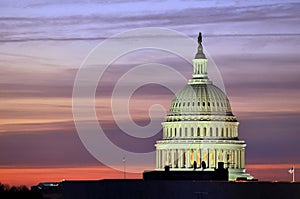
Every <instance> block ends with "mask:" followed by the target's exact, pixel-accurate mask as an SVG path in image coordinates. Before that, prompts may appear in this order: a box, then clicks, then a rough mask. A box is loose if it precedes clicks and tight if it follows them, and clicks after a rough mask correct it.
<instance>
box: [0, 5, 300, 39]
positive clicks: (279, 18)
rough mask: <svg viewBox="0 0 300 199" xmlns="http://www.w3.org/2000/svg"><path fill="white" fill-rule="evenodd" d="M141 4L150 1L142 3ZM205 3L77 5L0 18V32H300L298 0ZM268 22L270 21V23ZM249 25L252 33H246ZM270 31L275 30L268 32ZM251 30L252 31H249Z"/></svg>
mask: <svg viewBox="0 0 300 199" xmlns="http://www.w3.org/2000/svg"><path fill="white" fill-rule="evenodd" d="M120 5H121V4H120ZM138 5H146V4H145V2H144V3H143V2H142V3H138ZM155 5H156V4H155ZM201 5H202V4H199V6H198V7H195V8H191V7H186V6H185V7H183V8H182V9H176V8H175V7H173V6H172V7H170V8H169V9H166V10H165V9H163V10H162V9H160V10H157V11H148V12H147V13H145V12H138V13H136V12H130V11H127V12H125V10H126V9H129V10H130V9H131V7H127V6H126V5H124V6H125V7H124V9H123V10H122V7H117V8H116V9H117V10H118V9H120V10H119V14H118V15H116V14H115V11H111V12H110V13H106V14H104V13H99V12H93V13H88V14H86V13H84V12H83V10H80V9H79V10H78V9H74V11H73V12H72V13H70V15H65V16H64V15H52V16H45V15H44V16H39V17H28V16H18V17H11V16H3V17H1V18H0V21H1V23H2V27H3V28H4V29H5V30H6V31H4V32H1V33H0V34H1V36H2V40H1V41H0V42H2V43H6V42H29V41H41V42H42V41H93V40H103V39H105V38H107V37H109V36H110V35H112V34H114V33H117V32H120V31H122V30H127V29H130V28H138V27H149V26H156V27H157V26H158V27H169V28H175V29H181V30H182V29H184V28H186V30H187V29H189V26H199V25H200V24H201V29H202V31H205V32H206V34H207V35H208V36H209V35H210V36H213V37H228V36H229V37H232V36H234V37H245V36H247V37H249V36H252V37H253V36H255V37H256V36H270V35H271V36H291V35H296V36H299V31H298V29H297V28H296V27H297V26H295V25H296V21H295V19H298V18H299V9H298V8H299V6H298V5H299V4H296V3H284V4H273V5H252V6H249V5H247V6H241V5H233V6H232V7H230V9H229V8H228V7H227V6H223V7H222V6H220V7H215V8H211V9H208V8H206V7H201ZM110 6H111V5H110ZM151 6H154V5H150V7H151ZM51 9H54V7H51V6H50V7H49V9H48V11H49V12H50V11H51ZM64 10H65V9H64ZM212 10H213V12H212ZM131 13H132V14H131ZM275 13H276V14H275ZM78 22H80V23H78ZM253 23H256V24H253ZM268 24H272V27H269V25H268ZM211 25H214V26H216V25H218V27H219V28H218V29H219V30H222V31H218V30H217V31H216V30H213V29H212V28H211ZM233 25H234V27H233ZM253 25H255V26H253ZM245 26H247V29H246V30H247V31H248V32H246V33H245V28H244V27H245ZM265 27H268V29H266V28H265ZM279 27H281V28H279ZM283 27H285V28H283ZM198 28H199V27H198ZM270 29H273V30H274V32H270V31H269V30H270ZM71 30H72V31H71ZM275 30H276V32H275ZM249 31H251V33H250V34H249ZM286 31H287V32H286ZM99 32H101V36H99ZM188 32H189V35H190V36H192V37H195V35H196V34H197V33H191V32H192V31H188Z"/></svg>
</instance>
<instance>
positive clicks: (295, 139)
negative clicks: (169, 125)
mask: <svg viewBox="0 0 300 199" xmlns="http://www.w3.org/2000/svg"><path fill="white" fill-rule="evenodd" d="M299 25H300V3H299V1H296V0H295V1H291V0H288V1H282V0H281V1H277V0H259V1H251V2H244V1H238V0H235V1H234V0H232V1H210V0H207V1H193V0H191V1H135V0H133V1H122V0H120V1H112V2H111V1H93V0H90V1H77V0H67V1H57V0H51V1H50V0H48V1H47V0H46V1H34V0H32V1H30V0H28V1H18V0H4V1H1V2H0V27H1V29H0V182H2V183H8V184H26V185H33V184H37V183H38V182H40V181H60V180H62V179H101V178H122V177H123V174H122V172H119V171H114V170H112V169H110V168H108V167H106V166H104V165H103V164H102V163H100V162H99V161H98V160H96V159H95V158H94V157H93V156H92V155H91V154H89V152H88V151H87V150H86V148H85V147H84V145H83V144H82V142H81V141H80V139H79V137H78V134H77V132H76V129H75V125H74V121H73V114H72V91H73V84H74V80H75V77H76V73H77V71H78V69H79V67H80V66H81V64H82V63H83V61H84V59H85V58H86V56H87V55H88V54H89V53H90V52H91V50H92V49H94V48H95V47H96V46H97V45H98V44H100V43H101V42H103V41H105V40H106V39H107V38H109V37H111V36H113V35H115V34H118V33H121V32H123V31H127V30H131V29H134V28H145V27H162V28H169V29H172V30H175V31H178V32H181V33H182V34H185V35H187V36H188V37H190V38H191V39H194V40H195V41H196V40H197V36H198V32H199V31H201V32H202V34H203V45H204V47H205V49H206V51H207V52H208V53H209V55H210V56H211V58H212V59H213V61H214V62H215V63H216V65H217V66H218V69H219V70H220V73H221V75H222V78H223V81H224V85H225V88H226V92H227V94H228V97H229V99H230V102H231V106H232V109H233V112H234V114H235V115H236V116H237V119H238V120H239V122H240V128H239V138H240V139H244V140H246V143H247V149H246V164H247V165H248V166H247V168H248V170H249V172H250V173H251V172H252V174H253V175H254V177H256V178H259V179H262V180H290V179H291V176H290V175H289V174H288V172H287V171H288V169H289V168H290V167H291V166H292V164H295V165H296V175H297V173H298V174H300V172H298V171H297V167H298V168H299V170H300V155H299V152H300V144H299V143H300V122H299V121H300V92H299V91H300V78H299V77H300V65H299V64H300V26H299ZM157 37H159V35H157ZM169 39H170V40H171V39H174V38H169ZM174 42H176V40H174ZM191 48H194V46H191ZM192 50H193V49H192ZM194 50H195V53H196V49H194ZM192 56H193V55H191V57H192ZM153 62H159V63H163V64H168V65H169V66H172V67H174V69H176V70H178V71H180V73H181V74H183V75H184V76H185V77H186V78H190V77H191V75H192V66H190V65H189V64H188V63H186V62H184V61H182V60H179V58H174V57H173V56H171V55H169V54H168V53H159V52H156V51H154V50H152V51H151V50H150V51H147V50H144V51H143V50H141V51H140V52H135V53H131V54H129V55H127V57H126V56H124V57H122V58H120V59H119V60H117V61H116V62H115V64H114V65H113V66H112V67H110V68H109V70H108V71H106V73H105V75H104V77H103V79H102V81H101V82H100V83H99V85H98V89H97V94H96V103H97V104H96V109H97V115H98V116H99V118H100V116H101V118H102V121H101V119H99V120H100V121H99V123H100V124H102V125H103V128H104V130H105V131H106V133H108V134H111V135H112V137H114V136H115V137H116V139H117V138H118V135H119V134H121V133H122V132H120V130H119V129H118V128H117V127H116V126H115V124H114V122H113V117H112V115H111V109H110V108H111V107H110V102H111V95H112V89H113V86H114V84H115V83H116V79H117V78H119V77H120V76H121V75H123V74H124V73H126V71H128V70H130V69H132V68H133V67H135V66H136V65H138V64H144V63H153ZM99 64H101V63H99ZM160 75H163V74H160ZM136 78H137V79H138V78H139V77H136ZM162 78H167V79H168V81H170V82H172V83H174V84H176V83H177V80H176V78H174V77H165V76H162ZM133 83H134V81H133ZM179 86H181V85H179ZM172 96H173V94H172V93H171V92H170V91H168V90H167V89H163V88H161V87H158V86H157V85H148V86H144V87H141V88H140V89H139V90H137V91H136V92H135V94H134V95H133V96H132V98H131V99H130V100H131V101H130V104H131V105H130V107H129V108H130V113H131V114H132V115H131V116H132V118H133V120H134V121H135V122H136V123H137V124H139V125H145V124H147V123H149V118H148V117H149V115H148V109H149V107H150V106H151V105H152V104H161V105H163V106H164V107H165V110H166V111H167V110H168V106H169V104H170V102H171V99H172ZM153 117H154V118H152V119H154V120H155V121H157V124H158V125H160V122H161V121H162V119H163V116H161V115H158V116H153ZM124 121H126V118H125V119H124ZM119 142H120V139H119ZM121 142H122V143H119V144H120V145H122V146H123V145H124V148H126V147H130V146H126V144H128V142H127V141H126V140H121ZM99 144H101V142H99ZM128 145H131V144H128ZM134 146H135V147H139V148H140V149H139V150H141V151H143V150H145V151H147V150H152V149H154V146H153V143H152V144H151V143H150V144H149V145H144V144H141V143H136V145H134ZM141 147H144V148H141ZM107 153H109V151H108V152H107ZM128 164H130V163H128ZM142 164H145V169H153V168H154V167H155V164H154V163H153V164H152V163H151V162H144V163H142ZM120 165H122V160H120ZM128 177H140V174H128Z"/></svg>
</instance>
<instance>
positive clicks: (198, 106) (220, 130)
mask: <svg viewBox="0 0 300 199" xmlns="http://www.w3.org/2000/svg"><path fill="white" fill-rule="evenodd" d="M198 44H199V45H198V51H197V54H196V56H195V58H194V59H193V60H192V61H193V78H192V79H190V80H189V81H188V83H187V85H186V86H185V87H183V88H182V89H181V90H179V91H178V92H177V93H176V95H175V96H174V97H173V100H172V102H171V105H170V109H169V112H168V114H167V116H166V118H165V120H164V121H163V122H162V126H163V129H162V139H161V140H158V141H157V142H156V144H155V147H156V169H157V170H163V169H164V168H165V167H166V166H168V167H169V168H170V169H171V170H173V171H189V170H192V169H193V168H194V172H196V171H195V170H196V169H195V168H197V169H198V170H201V171H214V170H215V169H216V168H218V167H219V166H218V163H221V162H222V163H223V164H225V165H226V168H227V169H228V172H229V180H235V179H237V178H247V179H253V176H251V175H249V174H248V173H246V170H245V147H246V143H245V141H243V140H239V138H238V126H239V122H238V121H237V119H236V117H235V116H234V115H233V113H232V111H231V106H230V103H229V100H228V97H227V96H226V94H225V93H224V92H223V91H222V90H221V89H220V88H218V87H217V86H215V85H214V84H213V82H212V81H210V80H209V78H208V74H207V66H208V59H207V58H206V56H205V54H204V53H203V47H202V35H201V33H199V37H198Z"/></svg>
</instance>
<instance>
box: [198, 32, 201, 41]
mask: <svg viewBox="0 0 300 199" xmlns="http://www.w3.org/2000/svg"><path fill="white" fill-rule="evenodd" d="M198 43H199V44H201V43H202V34H201V32H199V36H198Z"/></svg>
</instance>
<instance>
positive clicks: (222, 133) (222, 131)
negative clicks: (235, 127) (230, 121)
mask: <svg viewBox="0 0 300 199" xmlns="http://www.w3.org/2000/svg"><path fill="white" fill-rule="evenodd" d="M221 136H222V137H224V128H222V130H221Z"/></svg>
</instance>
